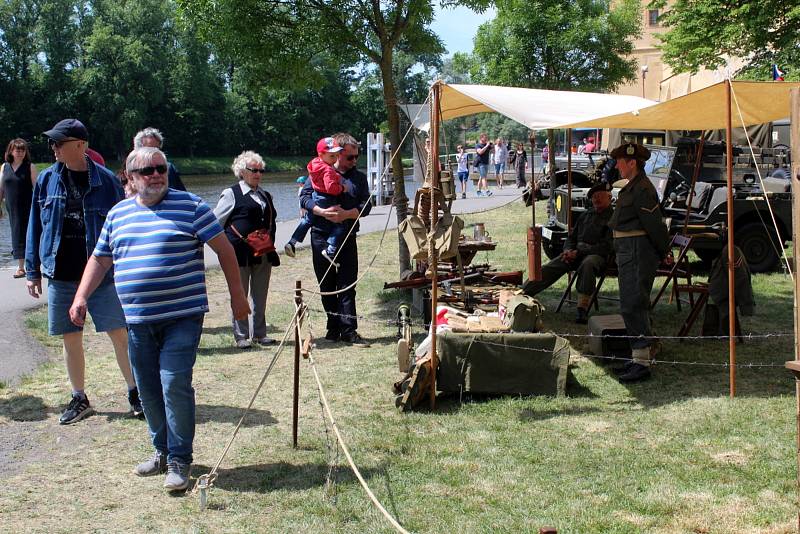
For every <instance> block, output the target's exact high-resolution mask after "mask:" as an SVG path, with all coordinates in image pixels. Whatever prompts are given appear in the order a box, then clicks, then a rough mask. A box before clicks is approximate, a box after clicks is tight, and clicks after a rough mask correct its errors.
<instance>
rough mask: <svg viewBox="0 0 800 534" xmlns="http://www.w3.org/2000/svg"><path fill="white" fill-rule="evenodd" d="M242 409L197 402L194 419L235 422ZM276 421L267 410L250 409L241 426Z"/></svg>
mask: <svg viewBox="0 0 800 534" xmlns="http://www.w3.org/2000/svg"><path fill="white" fill-rule="evenodd" d="M243 413H244V410H243V409H242V408H241V407H239V406H223V405H218V404H198V405H197V413H196V421H197V423H198V424H203V423H209V422H212V421H213V422H215V423H231V424H236V423H238V422H239V419H240V418H241V417H242V414H243ZM277 422H278V420H277V419H275V418H274V417H273V416H272V413H271V412H270V411H268V410H256V409H251V410H250V411H249V412H248V413H247V417H245V419H244V422H243V423H242V426H243V427H252V426H266V425H274V424H276V423H277Z"/></svg>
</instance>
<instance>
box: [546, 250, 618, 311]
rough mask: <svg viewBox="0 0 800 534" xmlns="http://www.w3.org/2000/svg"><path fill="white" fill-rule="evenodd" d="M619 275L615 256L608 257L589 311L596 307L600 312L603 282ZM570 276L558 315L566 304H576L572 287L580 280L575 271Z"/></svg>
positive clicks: (590, 302) (596, 285) (558, 308)
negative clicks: (599, 301)
mask: <svg viewBox="0 0 800 534" xmlns="http://www.w3.org/2000/svg"><path fill="white" fill-rule="evenodd" d="M617 274H618V273H617V262H616V260H615V258H614V254H611V255H610V256H609V257H608V261H607V262H606V266H605V268H604V269H603V272H601V273H600V277H599V278H598V279H597V283H596V284H595V286H594V293H592V298H591V299H590V300H589V309H592V306H594V309H595V310H597V311H600V304H599V303H598V300H599V295H600V289H601V288H602V287H603V282H605V281H606V278H608V277H609V276H617ZM568 276H569V282H567V287H566V289H564V293H563V294H562V295H561V300H560V301H559V303H558V307H557V308H556V313H558V312H560V311H561V307H562V306H564V303H565V302H570V303H572V302H575V301H574V300H573V299H572V286H573V285H575V280H577V279H578V276H577V274H576V273H575V271H570V272H569V273H568Z"/></svg>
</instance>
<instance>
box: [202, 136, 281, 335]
mask: <svg viewBox="0 0 800 534" xmlns="http://www.w3.org/2000/svg"><path fill="white" fill-rule="evenodd" d="M231 170H233V174H234V176H236V178H238V179H239V181H238V182H237V183H235V184H234V185H232V186H231V187H229V188H227V189H224V190H223V191H222V193H221V194H220V196H219V202H217V207H216V208H214V215H215V216H216V217H217V220H219V222H220V224H221V225H222V227H223V228H224V229H225V235H226V236H227V237H228V240H229V241H230V242H231V245H232V246H233V250H234V252H235V253H236V262H237V264H238V265H239V277H240V278H241V280H242V289H243V290H244V294H245V295H248V294H249V296H250V299H251V301H252V310H253V328H252V330H251V328H250V322H249V320H248V318H247V317H245V318H244V319H236V318H235V317H234V318H233V338H234V342H235V343H236V346H237V347H238V348H240V349H246V348H249V347H250V346H251V342H250V340H251V339H252V340H253V343H256V344H258V345H262V346H265V345H270V344H272V343H274V342H275V340H274V339H272V338H270V337H267V319H266V310H267V293H268V292H269V280H270V276H271V274H272V268H273V267H277V266H279V265H280V264H281V260H280V258H279V257H278V253H277V252H275V251H274V250H272V251H271V252H268V253H267V254H265V255H263V256H255V255H254V254H253V249H252V248H251V247H250V245H248V244H247V241H246V240H245V239H244V238H246V237H247V235H248V234H249V233H251V232H255V231H256V230H266V231H267V233H269V235H270V237H271V238H272V242H273V243H275V219H276V215H277V214H276V212H275V204H274V203H273V202H272V195H270V194H269V193H268V192H267V191H265V190H264V189H262V188H261V179H262V178H263V176H264V159H263V158H262V157H261V156H260V155H259V154H257V153H255V152H253V151H251V150H247V151H245V152H242V153H241V154H239V155H238V156H236V159H234V160H233V165H231ZM251 334H252V335H251Z"/></svg>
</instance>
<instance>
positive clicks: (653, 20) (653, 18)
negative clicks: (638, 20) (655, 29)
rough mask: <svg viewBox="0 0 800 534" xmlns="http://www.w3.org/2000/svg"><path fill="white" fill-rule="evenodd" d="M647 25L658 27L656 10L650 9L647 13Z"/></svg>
mask: <svg viewBox="0 0 800 534" xmlns="http://www.w3.org/2000/svg"><path fill="white" fill-rule="evenodd" d="M647 23H648V24H649V25H650V26H658V10H657V9H650V10H648V11H647Z"/></svg>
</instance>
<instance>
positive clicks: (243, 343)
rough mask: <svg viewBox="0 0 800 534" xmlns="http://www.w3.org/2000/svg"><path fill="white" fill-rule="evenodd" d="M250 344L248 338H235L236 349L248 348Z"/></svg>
mask: <svg viewBox="0 0 800 534" xmlns="http://www.w3.org/2000/svg"><path fill="white" fill-rule="evenodd" d="M251 346H252V343H250V340H249V339H237V340H236V348H237V349H249V348H250V347H251Z"/></svg>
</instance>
